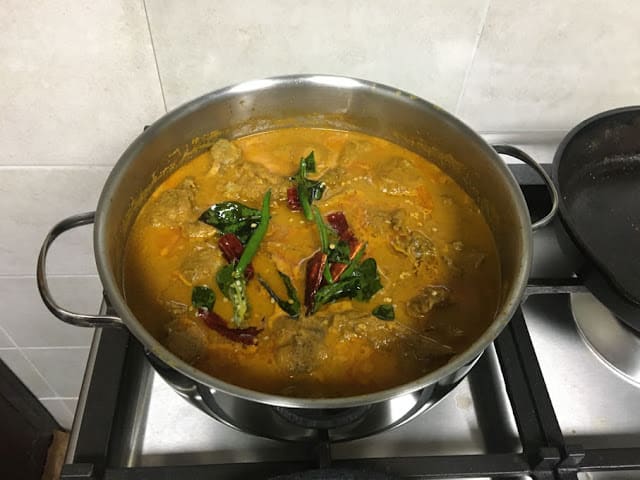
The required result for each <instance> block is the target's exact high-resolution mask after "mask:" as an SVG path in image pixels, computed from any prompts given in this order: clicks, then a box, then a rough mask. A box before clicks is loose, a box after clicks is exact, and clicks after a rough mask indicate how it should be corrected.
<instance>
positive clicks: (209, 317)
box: [198, 308, 262, 345]
mask: <svg viewBox="0 0 640 480" xmlns="http://www.w3.org/2000/svg"><path fill="white" fill-rule="evenodd" d="M198 317H200V318H201V319H202V321H203V322H204V323H205V325H206V326H207V327H209V328H210V329H211V330H215V331H216V332H218V333H219V334H220V335H222V336H223V337H225V338H228V339H229V340H231V341H233V342H238V343H242V344H244V345H255V344H256V343H258V339H257V336H258V334H259V333H260V332H261V331H262V329H260V328H256V327H246V328H229V327H228V326H227V322H225V321H224V319H223V318H222V317H221V316H220V315H218V314H217V313H215V312H212V311H209V310H206V309H204V308H199V309H198Z"/></svg>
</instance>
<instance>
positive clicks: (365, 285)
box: [313, 258, 382, 312]
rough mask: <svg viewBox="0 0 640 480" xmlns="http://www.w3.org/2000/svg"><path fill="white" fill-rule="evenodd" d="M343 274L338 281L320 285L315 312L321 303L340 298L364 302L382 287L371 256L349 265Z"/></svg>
mask: <svg viewBox="0 0 640 480" xmlns="http://www.w3.org/2000/svg"><path fill="white" fill-rule="evenodd" d="M354 260H356V258H354ZM356 265H357V263H356ZM345 274H346V275H345ZM345 274H343V275H342V276H341V277H340V280H339V281H337V282H335V283H331V284H327V285H324V286H322V287H320V289H319V290H318V293H317V294H316V296H315V303H314V307H313V312H316V311H317V310H318V308H320V307H321V306H322V305H324V304H327V303H332V302H335V301H336V300H340V299H341V298H353V299H355V300H358V301H360V302H366V301H368V300H370V299H371V297H373V295H374V294H375V293H376V292H377V291H378V290H380V289H381V288H382V284H381V283H380V276H379V274H378V267H377V264H376V261H375V260H374V259H373V258H367V259H366V260H365V261H363V262H362V263H361V264H359V265H357V266H355V267H353V266H350V268H349V269H348V270H345Z"/></svg>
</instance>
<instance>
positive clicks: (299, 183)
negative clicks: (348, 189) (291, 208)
mask: <svg viewBox="0 0 640 480" xmlns="http://www.w3.org/2000/svg"><path fill="white" fill-rule="evenodd" d="M315 171H316V158H315V155H314V153H313V152H311V153H310V154H309V155H307V156H306V157H304V158H302V159H300V167H299V169H298V172H297V173H296V174H295V176H293V177H291V180H293V181H295V182H296V188H297V190H298V199H299V200H300V206H301V207H302V212H303V213H304V216H305V217H306V218H307V220H313V213H312V211H311V203H312V202H313V201H314V200H320V199H321V198H322V194H323V193H324V190H325V188H326V184H325V183H324V182H322V181H320V180H311V179H310V178H307V173H315Z"/></svg>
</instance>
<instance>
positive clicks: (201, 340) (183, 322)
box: [165, 314, 207, 363]
mask: <svg viewBox="0 0 640 480" xmlns="http://www.w3.org/2000/svg"><path fill="white" fill-rule="evenodd" d="M166 334H167V337H166V343H165V344H166V345H167V348H169V350H171V351H172V352H173V353H175V354H176V355H177V356H178V357H180V358H182V359H183V360H184V361H186V362H189V363H192V362H194V361H196V360H197V359H198V358H199V357H200V356H201V355H202V353H203V352H204V349H205V345H206V343H207V336H206V333H205V332H204V328H203V327H202V325H199V324H198V323H197V322H196V320H195V319H194V318H192V317H191V315H189V314H185V315H182V316H180V317H178V318H176V319H175V320H174V321H172V322H170V323H169V324H168V325H167V327H166Z"/></svg>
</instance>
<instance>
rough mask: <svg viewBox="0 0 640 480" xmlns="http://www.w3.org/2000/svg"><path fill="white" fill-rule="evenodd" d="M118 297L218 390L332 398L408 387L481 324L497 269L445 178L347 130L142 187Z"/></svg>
mask: <svg viewBox="0 0 640 480" xmlns="http://www.w3.org/2000/svg"><path fill="white" fill-rule="evenodd" d="M125 269H126V271H125V293H126V297H127V302H128V304H129V306H130V307H131V309H132V311H133V313H134V314H135V315H136V317H137V318H138V319H139V320H140V321H141V322H142V324H143V325H144V326H145V328H146V329H147V330H148V331H150V332H151V333H152V334H153V335H154V336H155V337H156V338H157V339H158V340H159V341H160V342H161V343H163V344H164V345H165V346H166V347H167V348H168V349H169V350H171V351H172V352H173V353H175V354H176V355H177V356H179V357H180V358H182V359H183V360H185V361H187V362H189V363H191V364H192V365H194V366H195V367H197V368H198V369H200V370H202V371H204V372H207V373H209V374H210V375H212V376H214V377H217V378H220V379H222V380H224V381H226V382H229V383H232V384H235V385H239V386H242V387H246V388H249V389H252V390H257V391H261V392H267V393H273V394H279V395H286V396H295V397H343V396H352V395H358V394H365V393H371V392H375V391H379V390H383V389H386V388H390V387H394V386H398V385H401V384H404V383H407V382H410V381H412V380H415V379H417V378H419V377H421V376H423V375H425V374H426V373H428V372H430V371H433V370H435V369H436V368H438V367H440V366H442V365H443V364H445V363H446V362H447V361H448V360H449V359H451V358H452V357H453V356H454V355H456V354H457V353H459V352H461V351H463V350H465V349H466V348H467V347H468V346H469V345H470V344H471V343H472V342H473V341H474V340H475V339H476V338H478V337H479V336H480V335H481V334H482V332H483V331H484V330H485V329H486V328H487V327H488V326H489V324H490V323H491V322H492V320H493V318H494V315H495V312H496V308H497V305H498V296H499V289H500V273H499V272H500V270H499V264H498V257H497V252H496V246H495V243H494V240H493V237H492V233H491V231H490V229H489V227H488V225H487V223H486V221H485V219H484V217H483V215H482V213H481V212H480V210H479V208H478V206H477V205H476V204H475V203H474V201H473V200H472V199H471V198H470V197H469V196H468V195H467V194H466V193H465V191H464V190H463V189H462V188H461V187H460V186H459V185H458V184H457V183H456V182H455V181H454V180H453V179H452V178H451V177H449V176H448V175H446V174H445V173H444V172H443V171H442V170H440V169H439V168H438V167H436V166H435V165H434V164H433V163H430V162H429V161H428V159H425V158H422V157H420V156H418V155H417V154H415V153H412V152H410V151H408V150H406V149H404V148H402V147H400V146H398V145H396V144H393V143H391V142H388V141H386V140H382V139H380V138H375V137H371V136H367V135H364V134H360V133H355V132H346V131H335V130H323V129H311V128H292V129H281V130H274V131H270V132H266V133H260V134H255V135H251V136H246V137H242V138H239V139H237V140H234V141H228V140H225V139H220V140H218V141H217V142H216V143H215V144H214V145H213V146H212V147H211V149H210V150H209V151H207V152H205V153H202V154H201V155H199V156H198V157H196V158H194V159H193V160H191V161H190V162H188V163H187V164H185V165H184V166H182V167H180V168H179V169H178V170H176V171H175V172H174V173H173V174H172V175H171V176H169V177H168V178H167V179H166V180H165V181H164V182H163V183H162V184H160V186H159V187H158V188H157V189H156V190H155V191H154V192H153V194H152V195H151V196H150V198H149V199H148V201H147V202H146V204H145V205H144V207H143V208H142V209H141V211H140V213H139V214H138V217H137V218H136V220H135V222H134V225H133V227H132V230H131V233H130V236H129V239H128V243H127V251H126V267H125Z"/></svg>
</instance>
